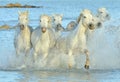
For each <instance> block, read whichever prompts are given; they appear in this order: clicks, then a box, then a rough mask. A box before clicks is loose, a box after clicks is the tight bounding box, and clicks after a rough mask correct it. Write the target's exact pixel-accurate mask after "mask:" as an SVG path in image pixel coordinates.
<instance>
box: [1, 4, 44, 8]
mask: <svg viewBox="0 0 120 82" xmlns="http://www.w3.org/2000/svg"><path fill="white" fill-rule="evenodd" d="M0 8H43V6H34V5H21V4H20V3H15V4H13V3H9V4H7V5H5V6H0Z"/></svg>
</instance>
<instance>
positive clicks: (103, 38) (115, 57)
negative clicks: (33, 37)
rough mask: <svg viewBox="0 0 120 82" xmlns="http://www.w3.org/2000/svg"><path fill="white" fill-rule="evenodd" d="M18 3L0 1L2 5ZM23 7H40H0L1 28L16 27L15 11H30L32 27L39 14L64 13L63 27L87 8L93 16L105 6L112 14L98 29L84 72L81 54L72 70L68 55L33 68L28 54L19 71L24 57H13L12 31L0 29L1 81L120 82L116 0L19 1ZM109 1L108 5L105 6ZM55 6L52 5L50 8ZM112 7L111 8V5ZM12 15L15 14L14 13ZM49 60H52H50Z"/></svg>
mask: <svg viewBox="0 0 120 82" xmlns="http://www.w3.org/2000/svg"><path fill="white" fill-rule="evenodd" d="M9 2H13V3H14V2H17V0H6V1H5V0H4V1H3V0H0V3H1V5H5V4H6V3H9ZM19 2H20V3H23V4H27V3H28V4H30V5H31V4H32V5H40V6H43V8H34V9H33V8H29V9H27V8H25V9H24V8H12V9H9V8H0V25H3V24H9V25H11V26H15V25H16V24H17V23H18V11H24V10H28V11H29V18H30V25H31V26H32V27H33V28H35V27H36V26H38V25H39V16H40V15H41V14H49V15H52V14H54V13H60V14H63V15H64V16H63V26H64V27H65V26H66V25H67V23H68V22H69V21H71V20H76V17H77V16H78V15H79V14H80V11H81V10H82V9H84V8H88V9H90V10H92V11H93V13H96V10H97V9H98V8H99V7H106V8H107V9H108V11H109V13H110V15H111V19H110V21H108V22H106V23H105V24H104V25H103V28H101V29H97V30H96V32H95V33H94V36H93V37H92V40H91V41H90V44H89V50H90V53H91V54H90V60H91V64H90V70H88V71H87V70H84V61H85V56H84V55H75V58H76V65H75V66H74V67H73V69H71V70H70V69H68V68H67V58H68V57H67V56H66V55H64V54H57V56H56V55H55V54H54V55H51V54H50V56H49V58H48V59H49V63H48V64H47V66H45V67H41V66H42V65H41V64H40V63H38V64H36V65H34V64H33V63H32V56H31V55H30V56H29V57H28V58H27V60H26V64H27V65H28V68H27V69H21V68H19V65H21V64H22V63H23V60H24V56H21V57H19V58H17V57H16V55H15V49H14V44H13V43H14V35H15V29H10V30H0V69H1V71H0V82H119V81H120V70H119V69H120V38H119V34H120V24H119V22H120V12H118V11H119V10H120V8H119V3H120V1H119V0H116V1H114V0H105V1H104V0H101V1H98V0H94V2H93V1H92V2H91V0H80V1H77V0H69V1H67V0H61V1H58V0H50V1H49V0H42V1H39V0H36V1H34V0H31V1H23V0H21V1H19ZM108 2H109V3H108ZM53 4H54V5H53ZM111 5H112V6H111ZM13 12H14V13H13ZM51 58H52V59H51ZM98 69H99V70H98Z"/></svg>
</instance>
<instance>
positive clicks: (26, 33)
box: [20, 30, 30, 45]
mask: <svg viewBox="0 0 120 82" xmlns="http://www.w3.org/2000/svg"><path fill="white" fill-rule="evenodd" d="M20 36H21V39H22V42H23V45H25V44H29V43H30V31H29V30H27V31H26V30H24V31H21V34H20Z"/></svg>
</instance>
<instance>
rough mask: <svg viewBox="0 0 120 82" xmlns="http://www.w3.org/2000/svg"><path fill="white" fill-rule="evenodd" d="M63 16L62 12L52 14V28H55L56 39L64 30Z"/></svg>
mask: <svg viewBox="0 0 120 82" xmlns="http://www.w3.org/2000/svg"><path fill="white" fill-rule="evenodd" d="M62 18H63V15H61V14H54V15H53V16H52V21H53V22H52V28H54V31H55V36H56V39H57V38H58V37H59V36H60V35H61V32H62V31H64V30H65V29H64V27H63V26H62Z"/></svg>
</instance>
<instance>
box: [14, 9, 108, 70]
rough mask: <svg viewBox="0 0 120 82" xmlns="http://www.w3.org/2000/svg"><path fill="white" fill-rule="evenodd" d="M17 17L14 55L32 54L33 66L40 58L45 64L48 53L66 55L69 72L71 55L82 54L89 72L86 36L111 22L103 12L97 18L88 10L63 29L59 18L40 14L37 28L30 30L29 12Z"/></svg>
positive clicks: (58, 15)
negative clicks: (103, 24) (105, 23)
mask: <svg viewBox="0 0 120 82" xmlns="http://www.w3.org/2000/svg"><path fill="white" fill-rule="evenodd" d="M18 13H19V18H18V20H19V24H18V27H17V31H16V32H17V34H16V35H15V39H14V45H15V49H16V55H20V54H21V53H24V54H25V56H26V57H27V55H29V54H30V53H31V50H32V53H33V54H32V55H33V62H37V60H38V56H39V55H42V59H41V61H43V62H44V61H45V59H46V58H47V56H48V55H49V52H50V50H51V49H57V50H58V51H59V52H60V53H61V52H62V53H65V54H67V55H68V57H69V58H68V67H69V68H72V67H73V65H74V63H73V61H74V57H73V55H74V52H78V53H83V54H85V56H86V62H85V66H84V67H85V68H86V69H89V65H90V59H89V54H90V53H89V50H88V48H87V43H86V42H87V41H89V39H88V37H89V36H90V34H88V33H89V31H91V33H92V32H93V31H94V30H95V29H97V28H99V27H101V25H102V23H103V22H105V21H106V20H109V18H110V17H109V14H108V12H107V10H106V8H99V9H98V13H97V15H94V14H93V13H92V12H91V11H90V10H88V9H83V10H82V11H81V13H80V15H79V17H77V20H76V21H71V22H70V23H69V24H68V25H67V27H66V28H64V27H63V26H62V18H63V16H62V15H60V14H54V15H53V16H49V15H46V14H43V15H41V16H40V20H39V26H38V27H36V28H35V29H33V28H32V27H30V26H29V22H28V20H29V19H28V11H25V12H18ZM64 33H66V34H64ZM56 55H57V54H56Z"/></svg>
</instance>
